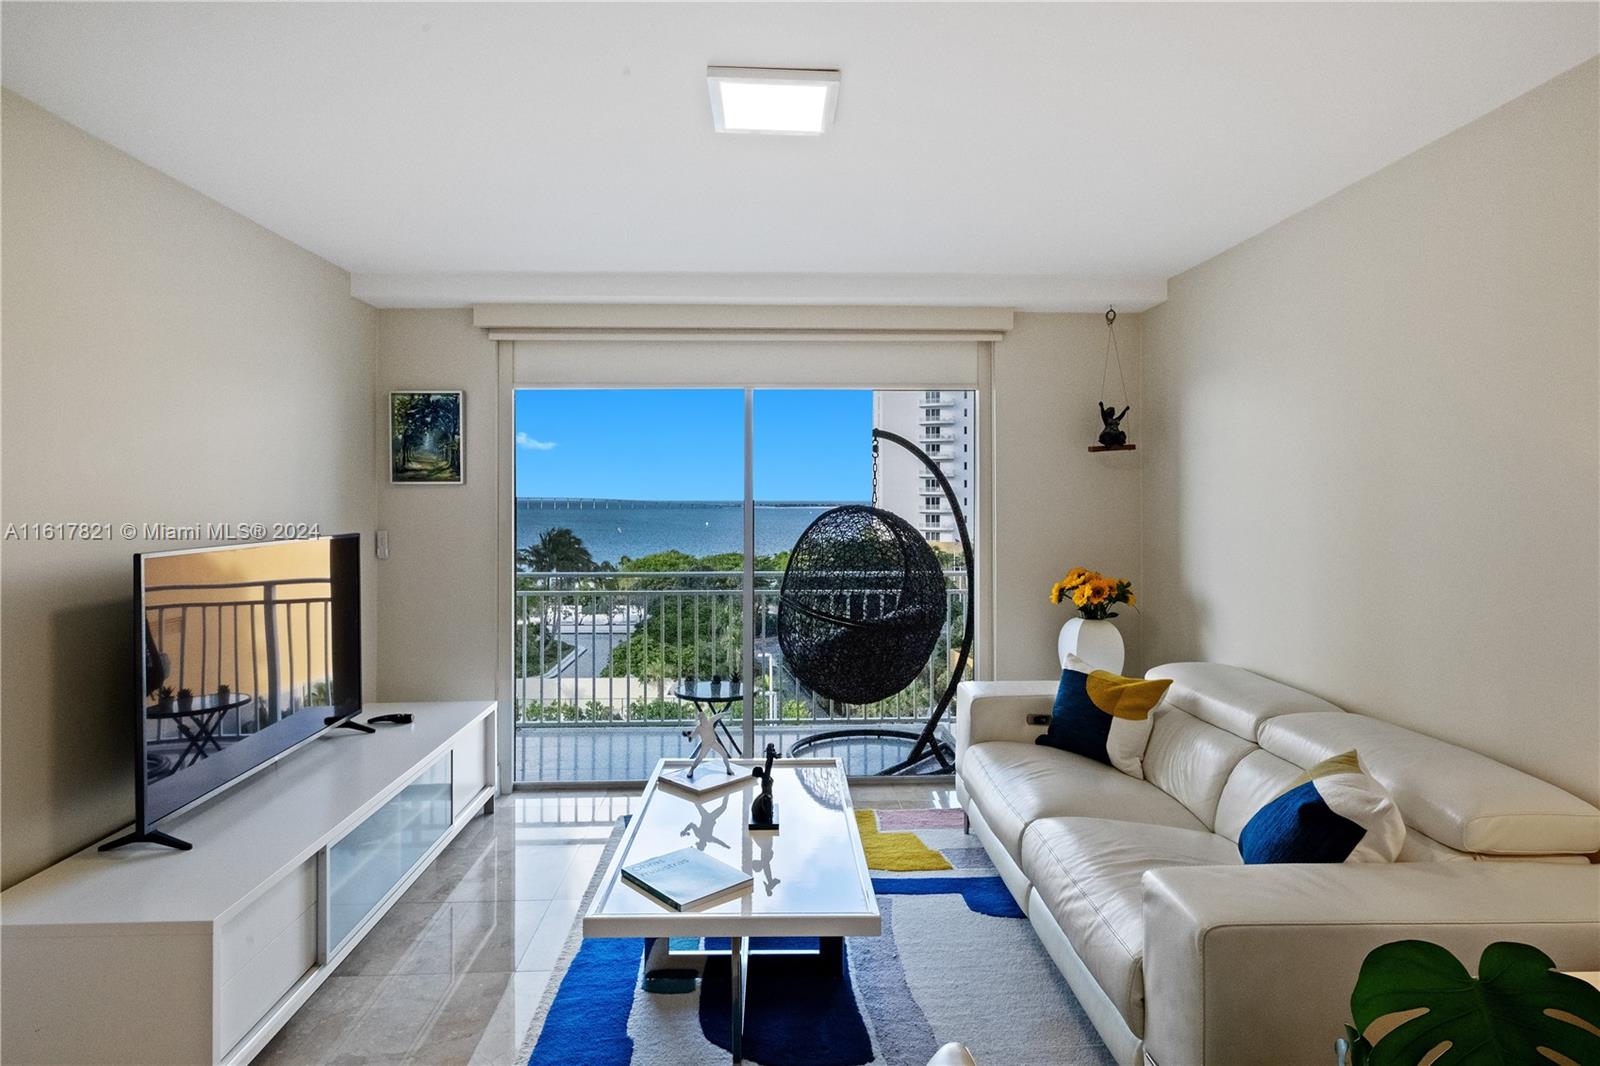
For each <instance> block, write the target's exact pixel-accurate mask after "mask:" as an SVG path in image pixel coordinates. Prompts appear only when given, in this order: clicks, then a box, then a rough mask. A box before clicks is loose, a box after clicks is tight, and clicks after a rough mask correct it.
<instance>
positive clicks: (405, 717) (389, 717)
mask: <svg viewBox="0 0 1600 1066" xmlns="http://www.w3.org/2000/svg"><path fill="white" fill-rule="evenodd" d="M367 721H369V722H392V723H394V724H395V725H410V724H411V716H410V715H409V714H377V715H373V716H372V717H371V718H368V719H367Z"/></svg>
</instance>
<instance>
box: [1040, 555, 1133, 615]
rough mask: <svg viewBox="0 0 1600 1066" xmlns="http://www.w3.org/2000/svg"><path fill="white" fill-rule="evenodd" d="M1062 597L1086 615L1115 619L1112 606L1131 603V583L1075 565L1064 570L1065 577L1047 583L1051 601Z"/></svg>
mask: <svg viewBox="0 0 1600 1066" xmlns="http://www.w3.org/2000/svg"><path fill="white" fill-rule="evenodd" d="M1063 600H1071V601H1072V605H1073V606H1074V607H1076V608H1077V609H1078V613H1079V614H1081V615H1083V616H1084V617H1085V618H1092V619H1096V620H1098V619H1101V618H1115V617H1116V616H1117V615H1116V612H1115V611H1113V610H1112V609H1111V608H1112V607H1113V606H1115V605H1116V604H1119V603H1126V604H1127V605H1128V606H1130V607H1131V606H1133V602H1134V600H1133V584H1132V583H1131V582H1128V581H1124V580H1122V579H1121V578H1120V577H1106V576H1105V575H1104V574H1101V573H1096V572H1095V571H1093V570H1085V569H1084V568H1083V567H1081V566H1075V567H1073V568H1072V569H1071V570H1068V571H1067V576H1066V577H1064V578H1062V579H1061V580H1060V581H1057V582H1056V583H1055V584H1054V585H1052V586H1050V602H1051V603H1061V602H1062V601H1063Z"/></svg>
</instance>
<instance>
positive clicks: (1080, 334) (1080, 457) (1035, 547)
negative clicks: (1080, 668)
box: [993, 314, 1147, 678]
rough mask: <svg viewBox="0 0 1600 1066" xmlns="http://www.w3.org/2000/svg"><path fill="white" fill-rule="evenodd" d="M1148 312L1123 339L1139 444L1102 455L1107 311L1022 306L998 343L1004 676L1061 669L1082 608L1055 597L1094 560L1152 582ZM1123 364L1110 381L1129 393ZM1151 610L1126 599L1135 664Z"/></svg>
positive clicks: (1122, 626) (998, 586)
mask: <svg viewBox="0 0 1600 1066" xmlns="http://www.w3.org/2000/svg"><path fill="white" fill-rule="evenodd" d="M1139 319H1140V316H1137V315H1121V316H1119V317H1118V318H1117V345H1118V347H1119V348H1120V350H1121V352H1122V365H1123V369H1124V371H1125V372H1126V374H1127V380H1128V394H1129V398H1130V402H1131V403H1132V404H1133V413H1132V414H1130V415H1129V416H1128V420H1127V422H1125V423H1124V428H1125V429H1127V430H1128V439H1129V441H1131V442H1132V443H1134V444H1136V445H1138V446H1139V450H1137V451H1131V452H1097V453H1092V454H1091V453H1090V452H1089V450H1088V448H1089V445H1091V444H1093V443H1095V438H1096V437H1097V436H1098V435H1099V433H1100V429H1101V424H1100V414H1099V411H1098V409H1097V408H1096V406H1095V401H1096V400H1097V399H1098V397H1099V395H1100V377H1101V370H1102V368H1103V366H1104V362H1105V347H1106V324H1105V319H1104V317H1103V316H1102V315H1047V314H1019V315H1017V320H1016V326H1015V327H1014V328H1013V329H1012V331H1011V332H1010V333H1009V334H1007V335H1006V339H1005V340H1004V341H1002V342H1001V343H999V344H997V345H995V355H994V409H995V436H994V450H995V455H994V458H995V468H994V476H993V481H994V486H993V491H994V493H995V503H996V506H997V513H996V516H995V540H996V544H995V552H994V565H995V576H994V583H995V630H996V637H995V642H994V644H995V649H994V650H995V660H994V662H995V669H994V674H995V676H996V677H998V678H1044V677H1054V676H1057V675H1059V674H1060V673H1061V667H1060V665H1059V663H1058V662H1057V659H1056V634H1057V632H1058V631H1059V630H1060V629H1061V625H1062V623H1063V622H1065V621H1066V620H1067V619H1068V618H1069V617H1070V616H1071V612H1070V609H1069V608H1068V607H1060V606H1056V605H1054V604H1051V603H1050V601H1049V593H1050V586H1051V585H1053V584H1055V583H1056V582H1057V581H1059V580H1061V576H1062V575H1063V574H1065V573H1066V571H1067V570H1068V569H1069V568H1070V567H1073V566H1087V567H1090V568H1091V569H1095V570H1100V571H1102V572H1104V573H1107V574H1112V575H1114V576H1116V577H1122V578H1127V579H1128V580H1130V581H1132V582H1133V583H1134V587H1135V589H1134V594H1135V595H1139V594H1140V593H1141V592H1142V591H1143V589H1142V587H1141V586H1142V577H1143V573H1142V568H1141V566H1140V545H1139V482H1140V476H1141V464H1142V463H1143V461H1144V456H1145V451H1144V448H1145V430H1144V427H1145V425H1146V420H1145V417H1144V410H1143V407H1144V405H1143V403H1142V401H1141V396H1140V387H1141V381H1142V377H1141V374H1140V364H1141V357H1140V344H1141V341H1140V321H1139ZM1116 374H1117V371H1116V368H1115V366H1113V367H1112V370H1111V380H1110V383H1109V384H1108V385H1107V389H1108V390H1110V392H1111V395H1112V396H1116V395H1118V394H1119V391H1120V390H1119V387H1118V385H1117V384H1116ZM1143 621H1144V616H1143V615H1142V614H1141V612H1140V611H1139V610H1132V609H1128V608H1123V609H1122V610H1121V612H1120V614H1119V616H1118V618H1117V620H1116V623H1115V624H1116V626H1117V628H1118V629H1119V630H1121V631H1122V635H1123V640H1124V642H1125V643H1126V644H1127V646H1128V661H1127V664H1126V666H1125V667H1124V669H1125V670H1126V671H1127V672H1129V673H1134V672H1136V671H1142V670H1143V669H1144V667H1145V666H1146V665H1147V664H1146V662H1145V657H1144V654H1143V643H1142V639H1141V633H1140V629H1141V628H1142V623H1143Z"/></svg>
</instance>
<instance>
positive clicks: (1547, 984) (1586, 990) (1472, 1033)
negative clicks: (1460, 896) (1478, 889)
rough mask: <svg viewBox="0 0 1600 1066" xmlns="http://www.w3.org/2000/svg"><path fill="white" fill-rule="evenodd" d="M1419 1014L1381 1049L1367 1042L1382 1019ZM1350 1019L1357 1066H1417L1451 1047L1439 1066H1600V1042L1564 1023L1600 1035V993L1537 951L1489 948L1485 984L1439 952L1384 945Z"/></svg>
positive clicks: (1432, 947)
mask: <svg viewBox="0 0 1600 1066" xmlns="http://www.w3.org/2000/svg"><path fill="white" fill-rule="evenodd" d="M1419 1010H1420V1011H1421V1012H1422V1013H1420V1014H1416V1015H1415V1016H1414V1017H1411V1018H1407V1019H1406V1020H1404V1021H1402V1022H1401V1023H1400V1024H1399V1025H1396V1026H1395V1027H1394V1028H1393V1029H1390V1030H1389V1031H1388V1032H1386V1033H1384V1034H1383V1035H1381V1036H1380V1037H1379V1038H1378V1039H1377V1040H1376V1041H1372V1042H1368V1040H1367V1038H1366V1036H1365V1035H1364V1034H1365V1033H1366V1032H1367V1031H1368V1030H1369V1028H1370V1027H1371V1026H1372V1024H1373V1023H1374V1022H1376V1021H1378V1020H1379V1019H1380V1018H1387V1017H1389V1016H1391V1015H1395V1014H1401V1013H1406V1014H1412V1013H1414V1012H1416V1011H1419ZM1552 1012H1559V1013H1552ZM1350 1013H1351V1014H1352V1015H1354V1017H1355V1024H1354V1025H1347V1026H1345V1039H1344V1040H1343V1041H1340V1044H1341V1045H1342V1046H1346V1047H1348V1048H1349V1051H1350V1058H1349V1062H1350V1066H1416V1064H1417V1063H1418V1062H1421V1061H1423V1060H1424V1059H1425V1058H1427V1056H1428V1055H1429V1054H1430V1053H1432V1052H1433V1051H1435V1050H1436V1049H1438V1048H1439V1047H1440V1046H1441V1045H1444V1044H1448V1045H1449V1047H1448V1050H1446V1051H1444V1052H1443V1053H1442V1054H1440V1055H1439V1056H1438V1057H1436V1058H1433V1059H1429V1060H1428V1061H1430V1062H1432V1063H1434V1064H1436V1066H1491V1064H1494V1066H1499V1064H1502V1063H1504V1064H1521V1063H1538V1062H1549V1061H1552V1060H1551V1059H1550V1058H1549V1057H1548V1056H1545V1055H1542V1054H1541V1053H1540V1049H1542V1048H1547V1049H1549V1050H1550V1051H1554V1052H1557V1053H1559V1054H1561V1055H1564V1056H1566V1058H1567V1059H1570V1060H1571V1061H1573V1062H1600V1036H1596V1035H1595V1033H1594V1032H1591V1031H1589V1030H1588V1029H1585V1028H1582V1027H1581V1026H1580V1025H1579V1024H1575V1023H1574V1022H1571V1021H1568V1020H1566V1018H1565V1017H1562V1015H1568V1016H1571V1017H1573V1018H1576V1019H1579V1020H1580V1021H1581V1022H1583V1023H1585V1024H1587V1025H1589V1026H1593V1027H1596V1028H1600V989H1597V988H1595V987H1594V986H1593V985H1591V984H1589V983H1587V982H1586V981H1581V980H1579V979H1578V978H1576V977H1572V976H1569V975H1567V974H1564V973H1559V972H1557V971H1556V969H1555V963H1554V962H1553V961H1551V959H1550V957H1549V956H1548V955H1546V954H1545V953H1544V952H1542V951H1540V950H1539V949H1538V948H1536V947H1532V946H1531V945H1528V944H1513V943H1505V942H1500V943H1494V944H1490V945H1489V946H1488V947H1486V948H1484V949H1483V957H1482V958H1481V959H1479V960H1478V976H1477V977H1473V976H1472V975H1471V974H1469V973H1467V969H1466V967H1465V966H1463V965H1461V963H1460V962H1459V961H1457V959H1456V957H1455V956H1454V955H1452V954H1450V952H1448V951H1446V950H1445V949H1444V948H1442V947H1440V946H1439V945H1437V944H1430V943H1428V942H1427V941H1425V940H1399V941H1396V942H1394V943H1392V944H1384V945H1382V946H1381V947H1378V948H1374V949H1373V950H1372V952H1371V953H1370V954H1368V955H1367V957H1366V960H1365V961H1364V962H1362V964H1361V972H1360V974H1359V975H1358V976H1357V977H1356V987H1355V991H1354V992H1352V993H1351V995H1350Z"/></svg>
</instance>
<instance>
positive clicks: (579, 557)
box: [517, 528, 596, 573]
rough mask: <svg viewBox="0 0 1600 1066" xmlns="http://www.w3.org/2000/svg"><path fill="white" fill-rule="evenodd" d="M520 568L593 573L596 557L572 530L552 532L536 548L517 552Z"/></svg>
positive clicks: (546, 532)
mask: <svg viewBox="0 0 1600 1066" xmlns="http://www.w3.org/2000/svg"><path fill="white" fill-rule="evenodd" d="M517 565H518V566H519V567H520V568H521V569H523V570H525V571H529V570H531V571H536V572H538V571H544V572H548V571H551V570H569V571H582V572H585V573H588V572H592V571H593V570H595V569H596V567H595V562H594V556H592V555H590V554H589V549H588V548H587V547H585V546H584V543H583V539H582V538H581V537H579V536H578V535H577V534H576V533H574V532H573V531H572V530H570V529H565V528H553V529H547V530H545V531H544V532H543V533H540V534H539V541H538V543H537V544H530V545H528V546H527V547H526V548H519V549H518V550H517Z"/></svg>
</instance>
